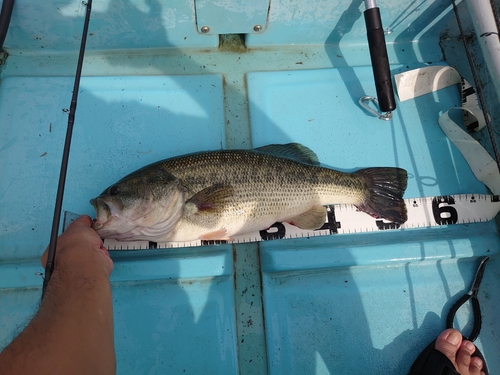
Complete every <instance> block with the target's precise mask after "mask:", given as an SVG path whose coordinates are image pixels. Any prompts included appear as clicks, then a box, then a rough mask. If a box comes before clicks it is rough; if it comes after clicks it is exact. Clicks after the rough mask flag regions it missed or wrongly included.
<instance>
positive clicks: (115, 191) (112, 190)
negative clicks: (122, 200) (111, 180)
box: [109, 185, 120, 195]
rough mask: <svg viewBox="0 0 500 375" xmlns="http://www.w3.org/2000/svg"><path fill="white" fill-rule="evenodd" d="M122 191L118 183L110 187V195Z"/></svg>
mask: <svg viewBox="0 0 500 375" xmlns="http://www.w3.org/2000/svg"><path fill="white" fill-rule="evenodd" d="M119 192H120V187H119V186H117V185H114V186H111V187H110V188H109V194H110V195H117V194H118V193H119Z"/></svg>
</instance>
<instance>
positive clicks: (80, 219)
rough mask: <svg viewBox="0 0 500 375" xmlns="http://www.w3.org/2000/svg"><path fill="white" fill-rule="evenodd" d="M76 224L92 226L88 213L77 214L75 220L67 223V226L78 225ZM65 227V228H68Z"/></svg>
mask: <svg viewBox="0 0 500 375" xmlns="http://www.w3.org/2000/svg"><path fill="white" fill-rule="evenodd" d="M78 225H85V226H86V227H91V226H92V219H91V218H90V216H89V215H82V216H79V217H78V218H77V219H76V220H75V221H73V222H71V223H70V224H69V225H68V228H70V227H72V226H78ZM68 228H66V229H68Z"/></svg>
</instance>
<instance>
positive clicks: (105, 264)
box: [0, 216, 116, 375]
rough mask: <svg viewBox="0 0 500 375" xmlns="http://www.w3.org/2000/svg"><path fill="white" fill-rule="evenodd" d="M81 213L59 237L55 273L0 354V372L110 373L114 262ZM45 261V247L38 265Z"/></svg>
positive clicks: (4, 374) (113, 366)
mask: <svg viewBox="0 0 500 375" xmlns="http://www.w3.org/2000/svg"><path fill="white" fill-rule="evenodd" d="M91 224H92V220H91V219H90V217H88V216H82V217H80V218H78V219H77V220H75V222H73V223H72V224H71V225H70V226H68V228H67V230H66V231H65V232H64V233H63V234H62V235H61V236H60V237H59V238H58V242H57V251H56V259H55V266H54V271H53V273H52V277H51V279H50V282H49V283H48V286H47V290H46V293H45V297H44V299H43V301H42V302H41V304H40V308H39V310H38V312H37V313H36V314H35V316H34V318H33V319H32V321H31V322H30V323H29V324H28V326H27V327H26V328H25V329H24V330H23V331H22V332H21V333H20V334H19V336H17V337H16V338H15V339H14V341H13V342H12V343H11V344H9V345H8V346H7V347H6V348H5V349H4V350H3V351H2V352H1V353H0V373H1V374H2V375H7V374H9V375H10V374H15V375H21V374H35V373H36V374H89V375H97V374H114V373H115V371H116V360H115V352H114V339H113V306H112V297H111V286H110V282H109V275H110V274H111V271H112V269H113V262H112V261H111V259H110V258H109V254H108V253H107V250H106V249H105V248H104V247H102V241H101V239H100V237H99V236H98V235H97V233H95V231H94V230H93V229H92V228H91ZM46 260H47V251H45V253H44V255H43V256H42V264H43V265H45V262H46Z"/></svg>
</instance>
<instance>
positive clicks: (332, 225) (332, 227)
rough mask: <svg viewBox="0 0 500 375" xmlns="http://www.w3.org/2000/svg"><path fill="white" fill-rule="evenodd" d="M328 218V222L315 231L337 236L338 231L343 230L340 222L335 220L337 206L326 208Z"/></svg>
mask: <svg viewBox="0 0 500 375" xmlns="http://www.w3.org/2000/svg"><path fill="white" fill-rule="evenodd" d="M326 217H327V221H326V223H325V224H323V226H322V227H321V228H318V229H315V230H326V229H328V230H329V231H330V234H337V233H338V232H339V231H338V229H339V228H341V226H340V221H337V220H335V206H326Z"/></svg>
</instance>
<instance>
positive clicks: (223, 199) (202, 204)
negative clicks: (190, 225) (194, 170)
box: [186, 184, 234, 214]
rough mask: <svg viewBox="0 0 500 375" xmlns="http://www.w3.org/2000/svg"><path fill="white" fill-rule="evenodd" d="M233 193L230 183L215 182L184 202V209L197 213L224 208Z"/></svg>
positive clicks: (211, 211)
mask: <svg viewBox="0 0 500 375" xmlns="http://www.w3.org/2000/svg"><path fill="white" fill-rule="evenodd" d="M233 194H234V189H233V187H232V186H230V185H224V184H215V185H212V186H209V187H207V188H205V189H203V190H201V191H199V192H198V193H196V194H195V195H193V196H192V197H191V198H190V199H189V200H188V201H187V202H186V211H187V212H191V214H198V213H203V212H210V213H213V212H214V211H220V210H224V209H225V206H226V205H227V204H228V203H230V201H231V197H232V196H233Z"/></svg>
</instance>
